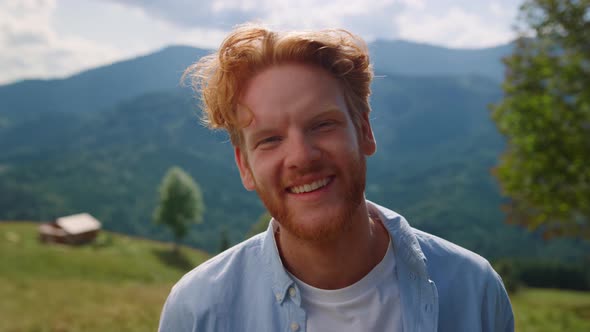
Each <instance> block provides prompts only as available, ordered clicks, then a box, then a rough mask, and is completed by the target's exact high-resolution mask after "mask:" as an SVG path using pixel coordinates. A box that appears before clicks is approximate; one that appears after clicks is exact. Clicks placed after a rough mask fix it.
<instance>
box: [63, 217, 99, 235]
mask: <svg viewBox="0 0 590 332" xmlns="http://www.w3.org/2000/svg"><path fill="white" fill-rule="evenodd" d="M55 223H56V224H57V225H58V226H59V227H61V228H62V229H63V230H64V231H66V232H67V233H68V234H80V233H86V232H90V231H94V230H98V229H100V227H101V224H100V221H98V220H96V219H94V217H93V216H91V215H90V214H88V213H79V214H74V215H71V216H66V217H60V218H57V220H56V221H55Z"/></svg>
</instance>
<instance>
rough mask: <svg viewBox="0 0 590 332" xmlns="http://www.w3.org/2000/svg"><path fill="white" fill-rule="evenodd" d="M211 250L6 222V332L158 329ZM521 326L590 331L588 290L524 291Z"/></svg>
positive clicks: (0, 317)
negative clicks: (58, 233)
mask: <svg viewBox="0 0 590 332" xmlns="http://www.w3.org/2000/svg"><path fill="white" fill-rule="evenodd" d="M208 257H209V255H208V254H207V253H205V252H202V251H199V250H195V249H190V248H186V247H184V248H181V251H180V255H178V256H177V255H172V254H171V246H170V244H166V243H159V242H154V241H148V240H143V239H138V238H131V237H128V236H123V235H118V234H114V233H108V232H103V233H101V235H100V236H99V238H98V239H97V241H96V242H95V243H94V244H92V245H85V246H79V247H69V246H63V245H44V244H41V243H39V242H38V240H37V225H36V224H34V223H22V222H18V223H14V222H2V223H0V332H25V331H27V332H29V331H30V332H33V331H35V332H50V331H51V332H66V331H67V332H69V331H84V332H94V331H97V332H98V331H101V332H104V331H156V329H157V325H158V319H159V315H160V310H161V308H162V305H163V303H164V301H165V299H166V296H167V294H168V292H169V290H170V287H171V286H172V285H173V284H174V282H175V281H176V280H178V278H180V276H182V275H183V274H184V273H186V272H187V271H189V270H190V269H191V268H192V267H193V266H196V265H198V264H200V263H201V262H203V261H204V260H206V259H207V258H208ZM511 299H512V302H513V305H514V311H515V315H516V327H517V331H523V332H544V331H547V332H549V331H590V293H588V292H572V291H563V290H547V289H523V290H521V291H520V292H518V293H517V294H515V295H513V296H512V297H511Z"/></svg>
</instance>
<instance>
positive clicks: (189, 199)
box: [154, 167, 205, 252]
mask: <svg viewBox="0 0 590 332" xmlns="http://www.w3.org/2000/svg"><path fill="white" fill-rule="evenodd" d="M204 211H205V205H204V203H203V197H202V194H201V189H200V188H199V185H198V184H197V183H195V181H194V180H193V178H191V176H190V175H188V174H187V173H186V172H184V171H183V170H182V169H180V168H179V167H172V168H170V169H169V170H168V172H166V175H165V176H164V179H163V180H162V184H161V185H160V204H159V206H158V207H157V208H156V210H155V213H154V220H155V222H156V223H157V224H163V225H166V226H167V227H168V228H169V229H170V230H171V231H172V234H173V236H174V252H178V243H179V241H180V240H181V239H182V238H183V237H185V236H186V234H187V233H188V229H189V226H190V225H191V224H196V223H201V222H202V220H203V212H204Z"/></svg>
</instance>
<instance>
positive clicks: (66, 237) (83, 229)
mask: <svg viewBox="0 0 590 332" xmlns="http://www.w3.org/2000/svg"><path fill="white" fill-rule="evenodd" d="M100 228H101V223H100V221H98V220H96V219H95V218H94V217H92V216H91V215H90V214H88V213H80V214H74V215H71V216H66V217H61V218H57V219H55V221H53V222H50V223H44V224H41V225H40V226H39V239H40V240H41V242H50V243H64V244H84V243H89V242H92V241H94V239H95V238H96V236H97V235H98V233H99V232H100Z"/></svg>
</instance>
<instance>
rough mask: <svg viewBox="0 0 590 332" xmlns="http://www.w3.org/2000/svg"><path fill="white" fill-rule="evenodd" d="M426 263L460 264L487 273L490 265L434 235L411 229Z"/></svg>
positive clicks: (471, 252) (467, 250) (478, 256)
mask: <svg viewBox="0 0 590 332" xmlns="http://www.w3.org/2000/svg"><path fill="white" fill-rule="evenodd" d="M412 230H413V232H414V235H415V236H416V239H417V240H418V243H420V249H422V252H423V253H424V256H426V259H427V261H429V262H432V261H436V262H438V261H440V262H444V263H445V264H460V265H466V266H470V267H471V268H473V269H476V270H481V271H482V272H488V271H489V266H490V263H489V262H488V260H487V259H485V258H484V257H482V256H480V255H478V254H477V253H475V252H473V251H471V250H469V249H466V248H463V247H461V246H460V245H457V244H455V243H453V242H451V241H448V240H445V239H443V238H441V237H438V236H436V235H433V234H430V233H427V232H424V231H421V230H419V229H415V228H412Z"/></svg>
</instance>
